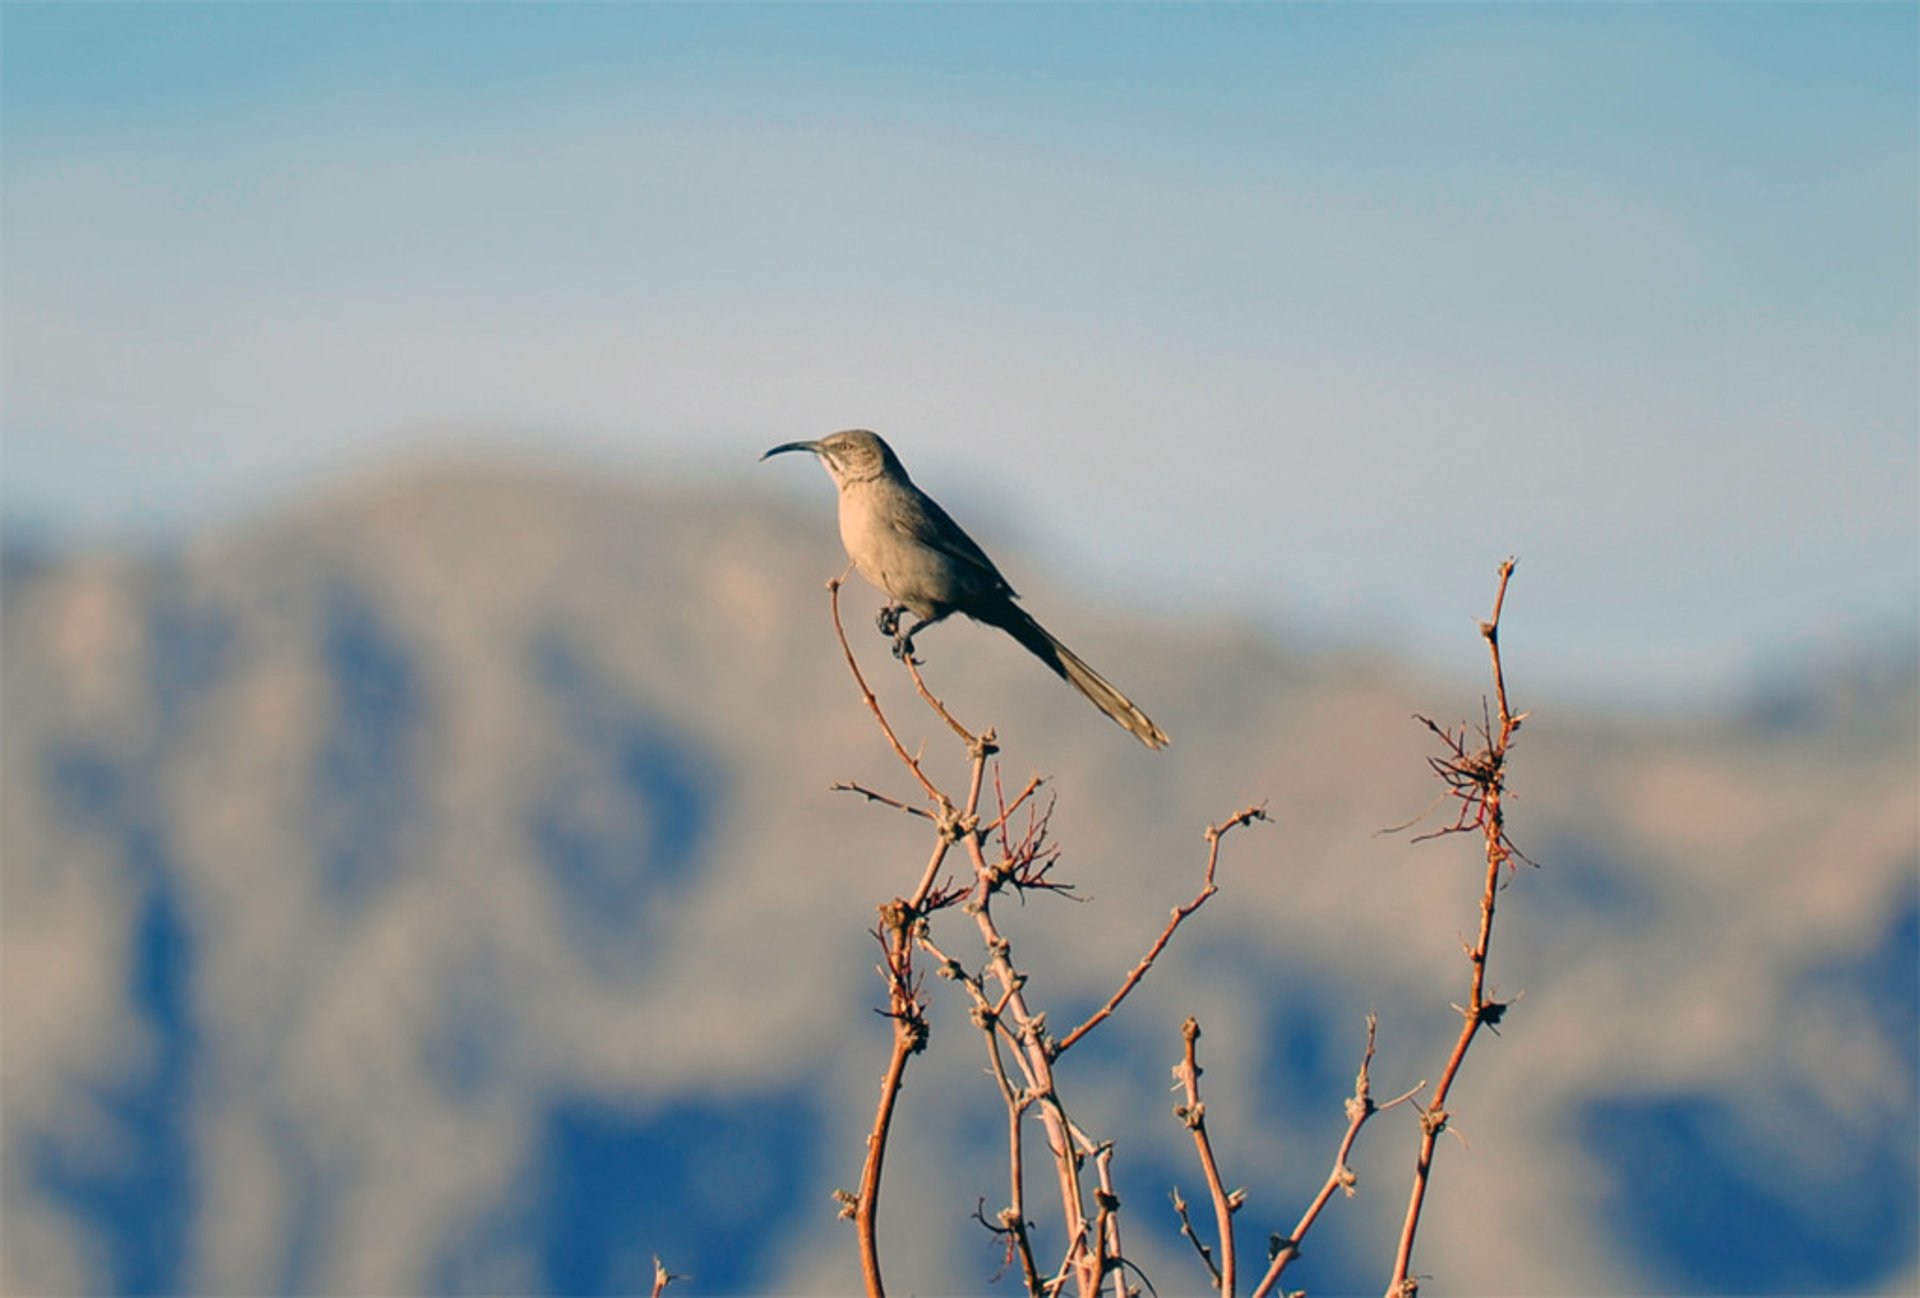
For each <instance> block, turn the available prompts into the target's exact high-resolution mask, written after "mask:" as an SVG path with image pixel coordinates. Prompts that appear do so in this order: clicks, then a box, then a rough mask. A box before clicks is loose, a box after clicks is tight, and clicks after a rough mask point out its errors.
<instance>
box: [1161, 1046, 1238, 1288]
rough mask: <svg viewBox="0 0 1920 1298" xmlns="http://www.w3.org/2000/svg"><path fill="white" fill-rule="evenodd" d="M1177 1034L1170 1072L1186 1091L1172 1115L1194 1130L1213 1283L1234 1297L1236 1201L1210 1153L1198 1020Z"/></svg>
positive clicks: (1210, 1143)
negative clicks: (1207, 1208)
mask: <svg viewBox="0 0 1920 1298" xmlns="http://www.w3.org/2000/svg"><path fill="white" fill-rule="evenodd" d="M1180 1036H1181V1038H1182V1040H1184V1041H1185V1043H1186V1049H1185V1052H1184V1054H1183V1055H1182V1057H1181V1059H1180V1063H1179V1065H1178V1066H1177V1067H1176V1068H1175V1069H1174V1070H1173V1075H1174V1077H1175V1078H1177V1079H1178V1081H1179V1083H1180V1086H1181V1089H1182V1090H1183V1091H1184V1092H1185V1096H1186V1102H1185V1103H1184V1104H1180V1105H1176V1106H1175V1108H1174V1110H1173V1115H1174V1116H1175V1117H1176V1118H1179V1119H1180V1120H1181V1121H1182V1122H1184V1123H1186V1124H1187V1130H1189V1131H1191V1132H1192V1133H1193V1147H1194V1150H1195V1152H1196V1153H1198V1154H1199V1156H1200V1170H1201V1171H1202V1172H1203V1173H1205V1175H1206V1178H1207V1193H1208V1194H1209V1195H1210V1196H1212V1198H1213V1222H1214V1229H1215V1230H1216V1231H1217V1232H1218V1238H1219V1240H1220V1271H1219V1274H1218V1275H1217V1276H1215V1277H1214V1286H1215V1287H1216V1288H1217V1289H1219V1291H1220V1294H1221V1298H1233V1293H1234V1281H1235V1279H1236V1278H1237V1277H1236V1275H1235V1271H1236V1269H1237V1266H1238V1262H1237V1255H1236V1252H1235V1250H1234V1245H1233V1214H1234V1210H1235V1209H1236V1208H1238V1207H1239V1204H1238V1203H1237V1202H1236V1200H1235V1197H1234V1196H1233V1195H1230V1194H1228V1193H1227V1187H1226V1183H1225V1182H1224V1181H1222V1180H1221V1179H1220V1164H1219V1163H1218V1162H1217V1161H1216V1160H1215V1159H1214V1156H1213V1142H1212V1141H1211V1140H1209V1139H1208V1138H1207V1106H1206V1105H1205V1104H1204V1103H1203V1102H1202V1101H1201V1099H1200V1061H1199V1058H1198V1056H1197V1048H1198V1046H1199V1042H1200V1020H1198V1019H1196V1018H1193V1017H1192V1016H1188V1018H1187V1021H1186V1022H1185V1023H1184V1024H1182V1025H1181V1028H1180Z"/></svg>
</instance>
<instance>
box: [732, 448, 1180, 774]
mask: <svg viewBox="0 0 1920 1298" xmlns="http://www.w3.org/2000/svg"><path fill="white" fill-rule="evenodd" d="M783 451H811V452H812V453H813V454H815V455H817V456H818V457H820V462H821V463H822V464H824V465H826V467H827V472H828V473H830V474H831V475H833V481H834V484H835V485H836V486H838V487H839V488H840V541H841V543H842V544H843V545H845V546H846V548H847V557H848V558H849V559H851V560H853V566H854V567H856V568H858V569H859V570H860V575H861V576H862V577H865V578H866V579H867V580H868V581H870V582H872V583H873V584H874V585H875V586H878V587H879V588H880V589H881V590H882V591H884V592H885V593H886V596H887V598H888V600H889V601H891V602H890V603H888V605H887V606H886V607H885V608H884V609H882V610H881V611H880V618H879V622H880V629H881V631H883V632H884V633H886V634H887V635H890V636H892V637H893V641H894V643H893V651H894V653H895V654H896V655H897V656H901V657H904V656H906V655H907V654H910V653H912V652H913V637H914V636H916V635H918V634H919V633H920V632H921V631H923V630H925V629H926V628H927V627H929V626H932V625H933V624H934V623H935V622H938V621H939V620H940V619H941V618H943V617H946V616H947V615H948V614H951V613H965V614H966V615H967V616H968V617H970V618H972V619H974V620H975V621H976V622H985V623H986V624H987V625H988V626H997V627H999V628H1000V629H1001V630H1002V631H1005V632H1006V633H1007V634H1008V635H1010V636H1012V637H1013V638H1014V639H1015V640H1018V641H1019V642H1020V643H1021V644H1023V645H1025V646H1026V647H1027V649H1028V650H1029V651H1030V652H1031V653H1032V654H1033V656H1034V657H1036V658H1038V659H1039V660H1040V661H1041V662H1043V663H1045V664H1046V665H1047V666H1049V667H1051V668H1052V669H1053V670H1054V672H1055V673H1056V674H1057V675H1059V676H1060V678H1061V679H1063V680H1065V681H1066V682H1067V683H1068V684H1069V685H1072V686H1073V687H1074V688H1075V689H1077V690H1079V691H1080V692H1081V693H1082V694H1084V695H1086V696H1087V697H1088V698H1089V699H1091V700H1092V701H1093V705H1094V706H1095V707H1097V708H1099V709H1100V710H1101V711H1102V712H1104V713H1106V714H1107V715H1108V716H1110V717H1112V718H1113V719H1114V720H1115V721H1117V722H1119V723H1120V724H1121V725H1122V726H1125V727H1126V728H1127V729H1128V730H1130V731H1132V732H1133V734H1134V735H1135V737H1137V738H1138V739H1139V740H1140V742H1141V743H1143V744H1145V745H1146V746H1147V747H1149V748H1159V747H1162V746H1163V745H1165V744H1166V742H1167V736H1166V732H1165V731H1163V730H1161V729H1160V727H1159V726H1156V725H1154V724H1153V722H1152V720H1150V719H1149V718H1148V716H1147V714H1146V713H1144V712H1142V711H1141V710H1140V709H1139V708H1137V707H1135V706H1134V703H1133V700H1131V699H1129V698H1128V697H1127V696H1126V695H1124V694H1122V693H1121V692H1120V691H1119V690H1117V689H1115V688H1114V687H1113V686H1112V685H1110V684H1108V683H1107V681H1106V680H1105V679H1104V678H1103V677H1102V676H1101V675H1100V673H1099V672H1096V671H1095V670H1093V668H1091V667H1089V666H1087V665H1086V663H1084V662H1082V661H1081V660H1080V659H1079V657H1077V656H1076V655H1075V654H1074V653H1073V651H1072V650H1070V649H1068V648H1067V647H1066V646H1065V645H1063V644H1061V643H1060V642H1059V641H1058V640H1056V639H1055V638H1054V637H1053V636H1052V634H1051V633H1049V632H1048V631H1047V629H1046V628H1045V627H1043V626H1041V625H1040V624H1039V623H1038V622H1036V621H1034V620H1033V617H1032V615H1031V614H1029V613H1028V612H1027V611H1026V610H1025V609H1023V608H1021V607H1020V606H1019V605H1018V604H1016V603H1014V600H1015V599H1016V598H1018V596H1017V595H1016V593H1015V592H1014V589H1013V587H1012V586H1009V585H1008V584H1007V579H1006V578H1005V577H1002V576H1001V575H1000V570H999V569H998V568H996V567H994V566H993V560H991V559H989V558H987V555H986V552H985V551H984V550H982V549H981V548H980V547H979V546H978V545H976V544H974V540H973V538H972V537H970V536H968V535H967V534H966V533H965V532H964V531H962V530H961V529H960V525H959V524H958V523H956V522H954V521H953V519H952V518H950V517H949V516H948V515H947V511H946V510H944V509H942V508H940V506H939V505H938V504H936V503H935V502H934V501H933V499H932V498H931V497H929V496H928V495H927V494H926V493H925V492H923V491H921V490H920V488H918V487H916V486H914V485H913V479H912V478H909V477H908V476H907V471H906V470H905V469H904V468H902V467H901V465H900V460H899V457H897V456H896V455H894V453H893V448H891V447H890V446H888V445H887V444H886V443H885V442H883V441H881V440H880V438H879V437H878V436H876V435H875V434H873V433H870V432H868V431H866V430H865V429H863V428H850V429H848V430H847V431H846V432H842V433H834V434H833V435H832V436H830V437H823V438H821V439H820V440H819V441H817V442H786V443H783V444H781V445H779V446H776V447H774V448H773V449H772V450H770V451H768V452H767V453H766V454H765V455H762V456H761V457H760V458H761V459H762V460H765V459H767V458H769V457H770V456H775V455H779V454H781V453H782V452H783ZM906 612H911V613H912V614H913V615H914V616H915V617H916V618H918V619H919V621H917V622H915V623H914V624H913V625H912V626H910V627H908V628H907V629H906V630H905V631H902V630H901V629H900V616H901V614H903V613H906Z"/></svg>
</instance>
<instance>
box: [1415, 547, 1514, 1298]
mask: <svg viewBox="0 0 1920 1298" xmlns="http://www.w3.org/2000/svg"><path fill="white" fill-rule="evenodd" d="M1513 567H1514V564H1513V560H1512V559H1508V560H1507V561H1506V562H1504V563H1502V564H1501V565H1500V587H1499V590H1498V592H1497V593H1496V594H1495V596H1494V601H1493V615H1492V616H1491V617H1490V618H1488V620H1487V621H1485V622H1482V623H1481V624H1480V634H1481V636H1482V637H1483V638H1484V639H1485V640H1486V642H1487V651H1488V654H1489V655H1490V656H1491V658H1492V661H1493V686H1494V697H1495V700H1496V705H1497V708H1498V714H1497V716H1496V717H1492V718H1488V719H1487V722H1486V725H1485V727H1484V733H1485V738H1486V747H1485V748H1483V749H1481V750H1479V751H1478V752H1473V753H1468V752H1466V751H1465V743H1464V738H1461V739H1456V738H1454V737H1453V736H1451V735H1450V734H1449V733H1448V732H1446V731H1443V730H1442V729H1441V728H1440V727H1438V726H1435V725H1434V724H1433V723H1432V722H1431V721H1429V722H1427V725H1428V727H1429V728H1430V729H1432V730H1433V731H1434V732H1435V733H1436V734H1439V735H1440V736H1441V737H1442V739H1443V741H1445V742H1446V744H1447V747H1448V755H1447V756H1446V757H1445V758H1442V759H1439V760H1437V761H1436V762H1435V763H1434V769H1435V770H1436V771H1437V772H1438V773H1439V774H1440V776H1441V778H1442V779H1443V780H1445V781H1446V782H1447V784H1448V786H1449V788H1450V790H1451V791H1452V795H1453V796H1454V797H1455V798H1456V799H1458V800H1459V801H1460V803H1461V811H1460V816H1461V818H1460V820H1459V821H1457V822H1456V828H1458V829H1461V830H1465V829H1478V830H1480V831H1481V834H1482V836H1483V838H1484V841H1485V844H1486V861H1487V869H1486V879H1485V884H1484V886H1483V888H1482V890H1481V894H1480V932H1479V936H1478V937H1477V938H1476V939H1475V941H1474V943H1473V945H1472V946H1469V947H1468V948H1467V949H1466V951H1467V960H1468V962H1469V963H1470V964H1471V965H1472V967H1473V973H1472V979H1471V983H1470V985H1469V990H1468V996H1467V1004H1466V1006H1465V1007H1464V1008H1462V1007H1458V1006H1456V1007H1455V1008H1456V1009H1459V1012H1460V1016H1461V1019H1462V1020H1463V1022H1462V1024H1461V1027H1460V1035H1459V1037H1458V1039H1456V1040H1455V1042H1454V1044H1453V1052H1452V1054H1450V1055H1449V1056H1448V1057H1447V1064H1446V1067H1445V1068H1444V1069H1442V1070H1441V1073H1440V1080H1439V1082H1438V1083H1436V1084H1435V1086H1434V1088H1433V1098H1432V1100H1431V1101H1429V1103H1428V1104H1427V1105H1426V1107H1425V1108H1422V1109H1420V1148H1419V1153H1418V1155H1417V1156H1416V1158H1415V1160H1414V1171H1413V1188H1412V1191H1411V1193H1410V1195H1409V1197H1408V1202H1407V1215H1406V1220H1405V1222H1404V1223H1403V1224H1402V1226H1401V1229H1400V1244H1399V1248H1398V1250H1397V1252H1396V1253H1395V1255H1394V1262H1393V1278H1392V1279H1391V1280H1390V1281H1389V1282H1388V1285H1387V1294H1388V1295H1389V1298H1412V1295H1414V1294H1416V1293H1418V1292H1419V1288H1420V1282H1419V1281H1418V1280H1417V1279H1415V1278H1414V1277H1412V1276H1411V1275H1410V1274H1409V1268H1410V1267H1411V1266H1412V1263H1413V1241H1414V1236H1415V1233H1416V1232H1417V1231H1418V1230H1419V1227H1420V1211H1421V1207H1422V1205H1423V1204H1424V1203H1425V1201H1426V1194H1427V1183H1428V1177H1429V1174H1430V1173H1431V1171H1432V1168H1433V1152H1434V1147H1435V1145H1436V1143H1437V1142H1438V1141H1439V1138H1440V1133H1441V1132H1442V1131H1444V1130H1446V1127H1447V1118H1448V1114H1447V1108H1446V1105H1447V1097H1448V1096H1449V1095H1450V1094H1451V1093H1452V1090H1453V1083H1454V1079H1455V1078H1456V1077H1458V1076H1459V1074H1460V1066H1461V1064H1462V1063H1464V1062H1465V1060H1466V1057H1467V1050H1468V1048H1469V1047H1470V1046H1472V1044H1473V1040H1474V1037H1475V1036H1477V1035H1478V1034H1479V1031H1480V1029H1481V1028H1482V1027H1488V1028H1492V1027H1495V1026H1497V1025H1498V1024H1499V1022H1500V1018H1501V1016H1502V1015H1503V1014H1504V1013H1505V1012H1506V1008H1507V1007H1506V1005H1505V1003H1503V1002H1500V1001H1495V1000H1491V999H1489V998H1488V996H1487V990H1486V988H1487V952H1488V949H1489V947H1491V945H1492V943H1493V913H1494V904H1495V902H1496V900H1497V899H1498V897H1499V892H1500V872H1501V870H1502V868H1503V867H1508V866H1510V865H1511V863H1512V862H1513V860H1514V859H1515V858H1516V857H1519V853H1518V851H1517V850H1516V849H1515V848H1514V846H1513V844H1512V843H1511V842H1509V841H1508V839H1507V829H1506V816H1505V810H1504V808H1503V805H1502V799H1503V798H1504V796H1505V793H1506V763H1507V754H1508V751H1509V749H1510V748H1511V747H1512V744H1513V736H1514V733H1515V732H1516V731H1518V730H1519V729H1520V723H1521V722H1522V721H1523V720H1525V718H1526V714H1525V713H1519V714H1516V713H1514V712H1513V710H1512V709H1511V708H1510V707H1509V706H1508V703H1507V683H1506V677H1505V674H1504V672H1503V671H1502V669H1501V665H1500V612H1501V609H1502V608H1503V607H1504V606H1505V604H1506V599H1507V582H1508V581H1509V580H1510V579H1511V578H1512V576H1513ZM1463 735H1464V732H1463ZM1442 832H1453V830H1446V831H1442ZM1520 859H1522V860H1524V859H1525V858H1524V857H1520ZM1416 1107H1418V1106H1416Z"/></svg>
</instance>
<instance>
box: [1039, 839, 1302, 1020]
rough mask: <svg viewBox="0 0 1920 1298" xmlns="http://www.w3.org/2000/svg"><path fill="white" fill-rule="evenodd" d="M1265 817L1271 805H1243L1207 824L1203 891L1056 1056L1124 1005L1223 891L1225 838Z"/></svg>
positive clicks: (1181, 910) (1170, 921)
mask: <svg viewBox="0 0 1920 1298" xmlns="http://www.w3.org/2000/svg"><path fill="white" fill-rule="evenodd" d="M1265 819H1267V808H1266V805H1265V804H1264V803H1263V804H1261V805H1260V806H1257V807H1243V808H1241V809H1240V810H1239V811H1236V812H1234V813H1233V815H1231V816H1229V817H1227V819H1226V820H1225V821H1224V822H1222V823H1221V824H1218V825H1209V826H1208V827H1207V831H1206V835H1205V837H1206V840H1207V872H1206V876H1205V878H1204V880H1203V881H1202V884H1201V888H1200V891H1199V892H1198V893H1196V894H1195V895H1194V898H1193V900H1192V901H1190V902H1188V903H1187V904H1186V905H1184V906H1176V907H1174V910H1173V914H1172V916H1171V918H1169V919H1168V920H1167V926H1166V927H1165V928H1163V929H1161V930H1160V936H1159V937H1157V938H1155V939H1154V941H1153V945H1152V946H1150V947H1148V948H1147V953H1146V954H1145V955H1144V956H1141V957H1140V963H1139V964H1136V965H1135V966H1134V967H1133V969H1132V971H1131V972H1129V973H1128V974H1127V976H1126V978H1125V979H1124V980H1123V981H1122V982H1121V984H1120V988H1119V990H1118V991H1116V992H1114V994H1113V995H1112V996H1109V997H1108V998H1107V1003H1106V1004H1105V1005H1102V1006H1101V1007H1100V1008H1099V1009H1097V1010H1095V1011H1094V1012H1093V1014H1092V1015H1091V1016H1090V1017H1089V1018H1088V1019H1087V1021H1086V1022H1085V1023H1082V1024H1081V1025H1080V1026H1079V1027H1077V1028H1075V1029H1074V1030H1073V1031H1071V1032H1069V1033H1067V1035H1066V1036H1064V1037H1062V1038H1061V1039H1060V1043H1059V1044H1058V1045H1057V1046H1055V1047H1054V1051H1053V1053H1054V1054H1055V1055H1056V1056H1059V1055H1062V1054H1065V1053H1066V1052H1067V1050H1068V1049H1069V1048H1070V1047H1071V1046H1072V1045H1073V1044H1074V1043H1075V1042H1076V1041H1078V1040H1080V1038H1082V1037H1084V1036H1086V1035H1087V1033H1089V1032H1091V1031H1093V1030H1094V1029H1095V1028H1096V1027H1098V1026H1099V1025H1100V1024H1101V1023H1103V1022H1105V1021H1106V1020H1107V1018H1108V1017H1110V1016H1111V1015H1112V1014H1113V1012H1114V1011H1115V1010H1117V1009H1119V1008H1120V1002H1121V1001H1124V1000H1125V999H1126V998H1127V996H1128V994H1129V993H1131V992H1132V991H1133V989H1134V988H1135V987H1137V986H1139V985H1140V980H1141V979H1142V978H1145V977H1146V976H1147V970H1149V969H1151V968H1153V962H1154V961H1155V960H1158V959H1159V958H1160V953H1161V952H1162V951H1164V950H1166V949H1167V943H1169V942H1171V941H1172V940H1173V934H1174V931H1175V930H1176V929H1178V928H1179V927H1180V925H1181V923H1182V922H1183V921H1185V919H1186V918H1187V916H1189V915H1191V914H1193V912H1195V911H1196V910H1199V909H1200V908H1201V907H1202V906H1204V905H1206V904H1207V899H1208V898H1209V897H1211V896H1213V894H1214V893H1216V892H1218V891H1219V888H1218V887H1217V886H1216V885H1215V884H1214V881H1213V876H1214V869H1215V867H1216V866H1218V864H1219V862H1220V840H1221V839H1223V838H1225V837H1226V836H1227V834H1228V833H1229V832H1231V831H1232V830H1235V829H1238V828H1239V827H1240V826H1242V825H1245V824H1247V823H1249V822H1250V821H1255V820H1265Z"/></svg>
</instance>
